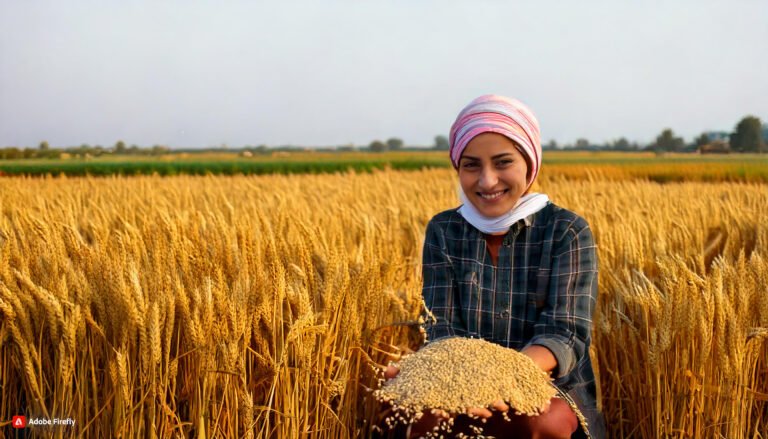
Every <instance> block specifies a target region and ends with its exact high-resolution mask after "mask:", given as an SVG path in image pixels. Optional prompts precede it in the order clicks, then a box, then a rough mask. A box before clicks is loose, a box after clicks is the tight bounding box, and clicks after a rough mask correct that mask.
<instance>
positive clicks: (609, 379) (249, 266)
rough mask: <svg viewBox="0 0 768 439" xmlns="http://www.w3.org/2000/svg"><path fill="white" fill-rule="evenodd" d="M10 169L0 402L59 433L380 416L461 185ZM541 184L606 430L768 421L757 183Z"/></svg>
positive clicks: (413, 334) (322, 433) (174, 431)
mask: <svg viewBox="0 0 768 439" xmlns="http://www.w3.org/2000/svg"><path fill="white" fill-rule="evenodd" d="M0 183H1V184H0V367H2V370H1V371H0V388H2V389H3V400H2V401H0V419H2V420H7V419H11V417H12V416H13V415H16V414H26V415H27V416H30V417H34V416H42V417H53V416H56V417H72V418H75V419H76V420H77V424H76V426H75V427H73V428H71V429H62V430H59V431H58V432H57V433H58V434H60V435H61V437H119V436H123V437H133V436H153V437H158V438H171V437H265V438H266V437H269V438H288V437H308V436H311V437H318V438H323V437H328V438H340V437H368V436H370V435H371V434H372V433H373V431H374V430H375V424H376V423H377V422H378V420H377V413H379V411H380V410H381V407H380V405H379V404H378V403H377V402H376V401H375V399H374V398H370V397H367V396H368V395H369V390H368V389H372V388H374V387H375V386H376V382H377V379H378V373H377V371H378V370H380V367H381V366H382V365H383V364H386V363H387V362H388V361H389V360H390V355H391V354H397V353H399V352H405V351H407V350H408V349H409V348H410V349H414V348H416V347H417V345H418V343H419V340H420V335H419V333H418V330H417V325H412V324H408V322H414V321H415V320H416V318H417V316H418V315H419V313H420V311H421V300H420V296H421V291H420V288H421V285H420V272H419V261H420V248H421V242H422V240H423V232H424V227H425V225H426V223H427V221H428V220H429V219H430V218H431V216H432V215H434V214H435V213H437V212H439V211H441V210H444V209H448V208H451V207H455V206H456V205H457V196H456V185H457V182H456V178H455V175H454V173H452V172H451V171H447V170H432V171H420V172H408V173H405V172H392V171H382V172H375V173H373V174H355V173H352V172H350V173H341V174H336V175H324V176H265V177H214V176H205V177H174V178H167V179H163V178H160V177H137V178H122V177H107V178H51V177H46V178H40V179H34V178H26V177H18V178H17V177H14V178H3V179H2V181H1V182H0ZM537 185H538V189H539V190H541V191H544V192H546V193H548V194H549V195H550V197H551V198H553V200H554V201H555V202H556V203H558V204H560V205H562V206H564V207H567V208H569V209H572V210H574V211H576V212H578V213H579V214H581V215H583V216H584V217H586V218H587V220H588V221H589V222H590V224H591V226H592V228H593V230H594V232H595V238H596V240H597V244H598V246H599V258H600V266H601V274H600V300H599V306H598V309H597V310H596V316H595V326H594V337H593V348H594V349H593V352H594V354H595V358H596V360H597V364H598V372H599V376H600V383H599V384H600V389H601V394H602V398H601V406H602V407H603V410H604V412H605V414H606V418H607V420H608V424H609V433H610V437H641V438H656V437H681V438H682V437H719V436H724V437H729V438H737V439H738V438H768V412H767V410H768V395H767V394H768V390H767V389H768V349H767V348H766V343H765V337H763V336H761V335H760V334H763V333H764V331H765V328H768V291H766V284H768V277H767V276H768V275H767V274H766V273H768V263H767V262H766V259H765V257H766V246H767V245H768V226H767V225H766V223H765V221H764V218H763V215H764V212H765V211H766V210H767V209H766V208H767V207H768V191H766V186H765V185H761V184H743V183H674V184H663V185H662V184H657V183H652V182H649V181H642V180H640V181H638V180H633V181H625V180H621V179H620V178H618V177H617V178H611V179H602V178H601V177H600V176H599V175H594V176H592V177H591V178H588V179H580V180H578V181H571V180H567V179H565V178H563V177H558V176H551V175H550V176H548V175H546V173H545V174H543V176H542V178H541V180H540V181H539V182H538V184H537ZM0 428H10V427H8V426H3V427H0ZM31 433H32V434H33V435H37V436H39V437H46V436H48V435H49V433H50V432H49V431H43V430H31Z"/></svg>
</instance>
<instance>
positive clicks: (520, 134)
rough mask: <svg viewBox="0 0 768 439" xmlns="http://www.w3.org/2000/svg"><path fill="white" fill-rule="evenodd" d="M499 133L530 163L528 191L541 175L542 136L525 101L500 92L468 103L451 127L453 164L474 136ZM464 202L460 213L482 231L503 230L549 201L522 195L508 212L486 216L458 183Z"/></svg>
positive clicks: (501, 231)
mask: <svg viewBox="0 0 768 439" xmlns="http://www.w3.org/2000/svg"><path fill="white" fill-rule="evenodd" d="M489 132H490V133H497V134H501V135H504V136H506V137H508V138H509V139H510V140H512V141H513V142H515V144H516V146H517V147H518V149H519V150H520V153H521V154H523V157H525V161H526V162H527V164H528V176H527V177H528V179H527V181H526V183H527V187H526V191H527V190H528V189H529V188H530V187H531V185H532V184H533V182H534V181H535V180H536V176H537V175H539V168H540V167H541V136H540V133H539V122H538V121H537V120H536V116H534V115H533V112H532V111H531V110H530V109H529V108H528V107H526V106H525V104H523V103H522V102H520V101H518V100H516V99H511V98H507V97H504V96H498V95H484V96H480V97H479V98H477V99H475V100H473V101H472V102H470V103H469V105H467V106H466V107H464V109H463V110H461V112H460V113H459V115H458V116H457V117H456V121H455V122H454V123H453V126H451V133H450V138H449V142H450V144H451V148H450V151H449V153H450V156H451V162H452V163H453V167H454V168H456V169H458V168H459V160H460V159H461V154H462V153H463V152H464V149H466V147H467V144H468V143H469V141H470V140H472V139H473V138H474V137H475V136H477V135H479V134H482V133H489ZM459 196H460V198H461V201H462V203H463V205H462V206H461V207H460V208H459V213H460V214H461V215H462V216H463V217H464V219H466V220H467V222H469V223H470V224H472V225H473V226H475V228H477V229H478V230H480V231H481V232H483V233H489V234H498V233H504V232H506V231H507V230H509V228H510V227H511V226H512V224H514V223H516V222H517V221H520V220H521V219H523V218H525V217H527V216H530V215H532V214H534V213H536V212H538V211H539V210H541V209H543V208H544V207H546V205H547V204H549V197H547V196H546V195H545V194H539V193H529V194H526V195H524V196H523V197H521V198H520V199H519V200H518V202H517V204H516V205H515V206H514V207H513V208H512V210H510V211H509V212H506V213H504V214H503V215H501V216H498V217H495V218H489V217H486V216H483V215H482V214H481V213H480V212H479V211H478V210H477V209H476V208H475V206H474V205H473V204H472V203H471V202H470V201H469V199H467V196H466V194H464V191H463V190H462V188H461V186H459Z"/></svg>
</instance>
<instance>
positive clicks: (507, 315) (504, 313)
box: [499, 311, 509, 319]
mask: <svg viewBox="0 0 768 439" xmlns="http://www.w3.org/2000/svg"><path fill="white" fill-rule="evenodd" d="M499 317H501V318H502V319H506V318H507V317H509V311H502V312H500V313H499Z"/></svg>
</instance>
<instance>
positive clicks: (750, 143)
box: [731, 116, 765, 152]
mask: <svg viewBox="0 0 768 439" xmlns="http://www.w3.org/2000/svg"><path fill="white" fill-rule="evenodd" d="M731 149H733V150H734V151H739V152H763V151H765V141H764V140H763V133H762V124H761V123H760V119H758V118H757V117H755V116H747V117H745V118H743V119H741V121H739V123H738V124H737V125H736V131H735V132H734V133H733V134H731Z"/></svg>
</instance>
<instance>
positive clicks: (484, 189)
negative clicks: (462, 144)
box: [459, 133, 528, 217]
mask: <svg viewBox="0 0 768 439" xmlns="http://www.w3.org/2000/svg"><path fill="white" fill-rule="evenodd" d="M527 173H528V165H527V164H526V162H525V157H523V154H522V153H521V152H520V151H519V150H518V149H517V147H515V143H514V142H513V141H512V140H510V139H509V138H508V137H506V136H503V135H501V134H496V133H482V134H479V135H477V136H475V137H474V138H473V139H472V140H470V141H469V143H468V144H467V147H466V148H465V149H464V152H463V153H462V155H461V159H460V160H459V182H460V184H461V188H462V189H463V190H464V193H465V194H466V196H467V198H468V199H469V201H470V202H471V203H472V204H473V205H474V206H475V208H477V210H478V211H479V212H480V214H482V215H483V216H487V217H496V216H500V215H503V214H505V213H507V212H508V211H510V210H511V209H512V208H513V207H515V204H516V203H517V200H519V199H520V197H522V196H523V194H525V189H526V186H527V183H526V175H527Z"/></svg>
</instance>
